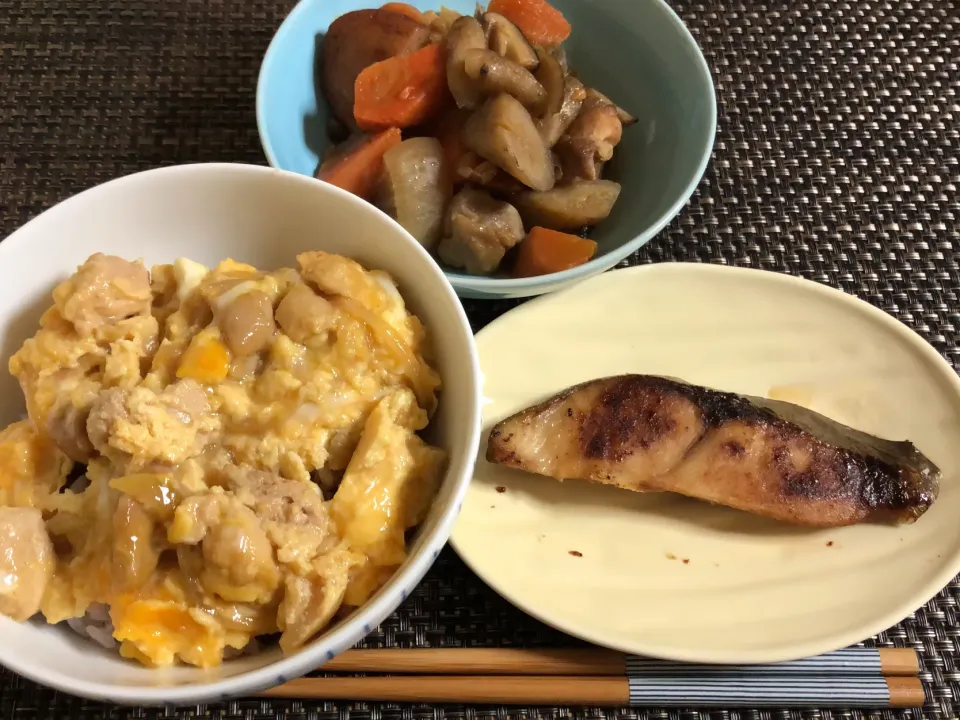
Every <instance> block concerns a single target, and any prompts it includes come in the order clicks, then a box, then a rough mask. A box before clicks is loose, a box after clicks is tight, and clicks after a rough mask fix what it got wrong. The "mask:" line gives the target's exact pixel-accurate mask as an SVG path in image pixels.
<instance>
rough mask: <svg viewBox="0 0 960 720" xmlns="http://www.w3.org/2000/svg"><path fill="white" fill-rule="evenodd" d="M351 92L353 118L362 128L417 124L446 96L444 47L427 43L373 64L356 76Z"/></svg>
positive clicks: (438, 107)
mask: <svg viewBox="0 0 960 720" xmlns="http://www.w3.org/2000/svg"><path fill="white" fill-rule="evenodd" d="M353 93H354V101H353V117H354V119H355V120H356V121H357V125H359V126H360V128H361V129H362V130H366V131H367V132H373V131H377V130H383V129H384V128H388V127H399V128H406V127H410V126H412V125H419V124H420V123H422V122H424V121H425V120H427V119H428V118H429V117H430V116H431V115H433V114H434V113H435V112H437V111H438V110H439V109H440V107H441V106H442V105H443V102H444V100H445V99H446V93H447V74H446V64H445V61H444V53H443V48H442V47H440V45H436V44H434V45H427V46H426V47H425V48H421V49H420V50H417V51H416V52H412V53H410V54H409V55H398V56H396V57H391V58H387V59H386V60H382V61H380V62H378V63H374V64H373V65H370V66H369V67H367V68H365V69H364V70H363V71H361V73H360V74H359V75H358V76H357V80H356V82H355V83H354V86H353Z"/></svg>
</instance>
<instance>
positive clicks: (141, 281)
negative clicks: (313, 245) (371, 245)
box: [0, 252, 446, 667]
mask: <svg viewBox="0 0 960 720" xmlns="http://www.w3.org/2000/svg"><path fill="white" fill-rule="evenodd" d="M297 261H298V268H297V269H290V268H284V269H280V270H275V271H272V272H265V271H261V270H258V269H256V268H254V267H251V266H249V265H244V264H241V263H238V262H234V261H232V260H224V261H223V262H221V263H220V264H219V265H217V266H216V267H215V268H212V269H209V268H206V267H204V266H202V265H200V264H198V263H195V262H192V261H190V260H187V259H179V260H177V261H176V262H174V263H173V264H171V265H157V266H154V267H153V268H151V269H150V270H149V271H148V269H147V268H146V267H145V266H144V265H143V264H141V263H140V262H130V261H127V260H124V259H122V258H119V257H113V256H107V255H103V254H99V253H98V254H96V255H93V256H91V257H90V258H89V259H88V260H87V261H86V262H85V263H84V264H83V265H82V266H81V267H80V268H79V269H78V270H77V272H76V273H75V274H74V275H73V276H71V277H70V278H69V279H67V280H65V281H64V282H63V283H61V284H60V285H59V286H58V287H57V288H56V289H55V290H54V292H53V306H52V307H51V308H49V309H48V310H47V311H46V312H45V313H44V315H43V317H42V318H41V321H40V329H39V330H38V331H37V333H36V334H35V335H34V336H33V337H32V338H30V339H29V340H27V341H26V342H25V343H24V344H23V346H22V347H21V348H20V349H19V350H18V351H17V353H16V354H14V355H13V357H12V358H11V359H10V363H9V369H10V372H11V373H12V374H13V375H14V376H15V377H16V378H17V379H18V380H19V382H20V386H21V388H22V391H23V396H24V399H25V401H26V406H27V417H26V418H25V419H23V420H21V421H18V422H15V423H13V424H12V425H10V426H9V427H7V428H6V429H4V430H2V431H0V613H3V614H5V615H7V616H9V617H11V618H13V619H14V620H18V621H24V620H27V619H29V618H31V617H34V616H35V615H37V614H38V613H39V614H41V615H42V617H43V619H44V620H45V621H46V622H48V623H61V622H63V623H65V624H66V625H69V627H71V628H73V629H75V630H77V631H78V632H81V633H82V634H84V635H87V636H89V637H90V638H92V639H93V640H94V641H96V642H97V643H99V644H101V645H104V646H106V647H116V648H117V649H118V651H119V653H120V654H121V655H122V656H123V657H126V658H130V659H133V660H137V661H139V662H141V663H143V664H145V665H148V666H166V665H172V664H174V663H177V662H182V663H187V664H190V665H196V666H201V667H208V666H213V665H217V664H219V663H220V662H222V660H223V659H224V658H225V657H230V656H232V655H235V654H237V653H238V652H240V651H244V650H250V649H251V648H254V647H257V641H256V640H255V638H256V637H258V636H265V635H266V636H272V635H275V634H279V645H280V647H281V649H282V650H283V651H284V652H290V651H293V650H296V649H297V648H299V647H300V646H302V645H303V644H304V643H307V642H308V641H310V639H311V638H312V637H314V636H315V635H316V634H317V633H319V632H321V631H322V630H323V629H324V628H325V627H326V626H327V625H328V624H329V623H330V622H331V621H333V620H335V619H336V618H338V617H340V616H341V615H342V614H343V613H345V612H349V611H350V609H351V608H355V607H358V606H360V605H362V604H363V603H364V602H366V600H367V599H368V598H369V597H370V596H371V595H372V594H373V593H375V592H376V591H377V590H378V589H379V588H380V586H381V585H383V583H384V582H386V580H388V579H389V577H390V576H391V575H392V574H393V573H394V571H395V570H396V569H397V568H398V567H399V565H400V564H401V563H403V561H404V559H405V558H406V553H407V546H406V534H407V532H408V531H409V530H410V529H412V528H414V527H416V526H417V525H418V524H419V523H420V522H421V521H422V520H423V518H424V516H425V514H426V511H427V510H428V508H429V506H430V504H431V502H432V500H433V498H434V496H435V493H436V491H437V488H438V486H439V483H440V481H441V479H442V475H443V471H444V469H445V466H446V454H445V453H444V451H442V450H441V449H439V448H436V447H433V446H431V445H430V444H428V443H427V442H426V441H424V440H423V439H422V438H421V437H420V435H419V433H420V432H421V431H422V430H424V429H425V428H426V427H427V425H428V423H429V420H430V417H431V415H432V414H433V412H434V411H435V409H436V404H437V392H438V390H439V388H440V378H439V376H438V375H437V373H436V371H435V370H434V369H433V367H432V366H431V365H430V352H429V348H428V343H427V338H426V332H425V329H424V328H423V326H422V325H421V324H420V322H419V320H418V319H417V318H416V316H414V315H412V314H411V313H409V312H408V311H407V310H406V308H405V306H404V302H403V299H402V297H401V295H400V293H399V292H398V290H397V288H396V286H395V285H394V283H393V281H392V279H391V278H390V277H389V276H388V275H387V274H386V273H383V272H379V271H375V270H367V269H365V268H363V267H361V266H360V265H359V264H357V263H356V262H354V261H352V260H350V259H348V258H345V257H342V256H339V255H333V254H329V253H324V252H307V253H303V254H301V255H299V256H298V258H297Z"/></svg>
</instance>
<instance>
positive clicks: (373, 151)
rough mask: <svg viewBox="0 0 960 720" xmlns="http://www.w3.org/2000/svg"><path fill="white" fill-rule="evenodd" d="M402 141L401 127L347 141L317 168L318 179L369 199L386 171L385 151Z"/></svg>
mask: <svg viewBox="0 0 960 720" xmlns="http://www.w3.org/2000/svg"><path fill="white" fill-rule="evenodd" d="M400 140H401V136H400V128H395V127H394V128H389V129H387V130H384V131H383V132H381V133H379V134H377V135H374V136H372V137H362V138H359V139H357V140H353V141H348V142H347V143H345V147H343V148H338V149H337V150H335V151H334V155H333V156H331V157H330V158H329V159H328V160H326V161H324V162H323V164H322V165H320V168H319V169H318V170H317V178H318V179H320V180H323V181H324V182H328V183H330V184H331V185H336V186H337V187H338V188H343V189H344V190H346V191H348V192H352V193H353V194H354V195H359V196H360V197H362V198H369V197H370V195H371V193H372V192H373V189H374V187H375V185H376V183H377V180H378V179H379V177H380V173H381V172H382V171H383V154H384V153H385V152H386V151H387V150H389V149H390V148H392V147H393V146H394V145H399V144H400Z"/></svg>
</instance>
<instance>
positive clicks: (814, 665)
mask: <svg viewBox="0 0 960 720" xmlns="http://www.w3.org/2000/svg"><path fill="white" fill-rule="evenodd" d="M320 669H321V670H322V671H323V672H332V673H341V672H362V673H394V674H414V675H539V676H550V675H564V676H624V675H627V674H630V675H636V674H642V675H645V676H650V675H672V676H681V677H687V676H692V675H697V676H702V675H723V674H730V673H746V674H749V675H761V674H762V675H781V674H789V675H795V674H796V675H806V674H813V675H839V674H843V675H872V676H880V675H883V676H887V677H898V676H911V675H912V676H916V675H917V674H918V673H919V672H920V662H919V659H918V657H917V653H916V651H915V650H912V649H909V648H879V649H875V648H848V649H846V650H840V651H838V652H835V653H826V654H825V655H818V656H816V657H813V658H807V659H805V660H798V661H794V662H786V663H772V664H769V665H750V666H729V665H693V664H688V663H672V662H666V661H661V660H651V659H647V658H638V657H635V656H628V655H624V654H623V653H618V652H615V651H612V650H603V649H599V648H584V649H558V650H552V649H539V650H527V649H517V648H409V649H407V648H402V649H393V648H389V649H382V650H347V651H346V652H344V653H342V654H341V655H338V656H337V657H335V658H334V659H333V660H331V661H329V662H327V663H326V664H324V665H323V667H322V668H320Z"/></svg>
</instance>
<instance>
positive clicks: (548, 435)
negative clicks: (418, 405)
mask: <svg viewBox="0 0 960 720" xmlns="http://www.w3.org/2000/svg"><path fill="white" fill-rule="evenodd" d="M487 460H489V461H490V462H495V463H499V464H502V465H507V466H509V467H513V468H517V469H520V470H527V471H528V472H533V473H537V474H539V475H546V476H548V477H553V478H557V479H571V480H588V481H590V482H595V483H600V484H603V485H614V486H616V487H621V488H624V489H627V490H635V491H658V492H675V493H679V494H682V495H687V496H689V497H693V498H699V499H701V500H707V501H709V502H712V503H716V504H718V505H726V506H728V507H732V508H737V509H739V510H745V511H747V512H750V513H754V514H757V515H763V516H766V517H769V518H774V519H776V520H783V521H785V522H791V523H796V524H800V525H811V526H817V527H835V526H842V525H852V524H854V523H860V522H894V523H905V522H913V521H914V520H916V519H917V518H918V517H920V516H921V515H922V514H923V513H924V512H926V511H927V509H928V508H929V507H930V506H931V505H932V504H933V502H934V500H935V499H936V497H937V492H938V490H939V482H940V471H939V469H938V468H937V467H936V466H935V465H934V464H933V463H932V462H930V460H928V459H927V458H926V457H924V456H923V454H922V453H920V452H919V451H918V450H917V449H916V448H915V447H914V446H913V445H912V444H911V443H909V442H893V441H890V440H883V439H880V438H877V437H873V436H871V435H867V434H866V433H863V432H860V431H858V430H854V429H852V428H849V427H846V426H844V425H841V424H840V423H837V422H834V421H833V420H830V419H829V418H826V417H824V416H822V415H819V414H817V413H815V412H813V411H812V410H807V409H806V408H802V407H799V406H796V405H790V404H788V403H784V402H778V401H774V400H767V399H763V398H751V397H745V396H742V395H734V394H732V393H725V392H719V391H716V390H710V389H708V388H704V387H699V386H696V385H688V384H686V383H683V382H680V381H675V380H668V379H666V378H661V377H655V376H649V375H621V376H618V377H609V378H602V379H599V380H593V381H590V382H586V383H583V384H582V385H576V386H574V387H572V388H569V389H568V390H565V391H564V392H562V393H560V394H558V395H556V396H554V397H553V398H551V399H550V400H547V401H546V402H543V403H541V404H540V405H536V406H534V407H531V408H528V409H526V410H523V411H521V412H519V413H517V414H516V415H513V416H512V417H509V418H507V419H505V420H503V421H502V422H500V423H499V424H497V425H496V427H494V428H493V430H492V431H491V433H490V438H489V443H488V446H487Z"/></svg>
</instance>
